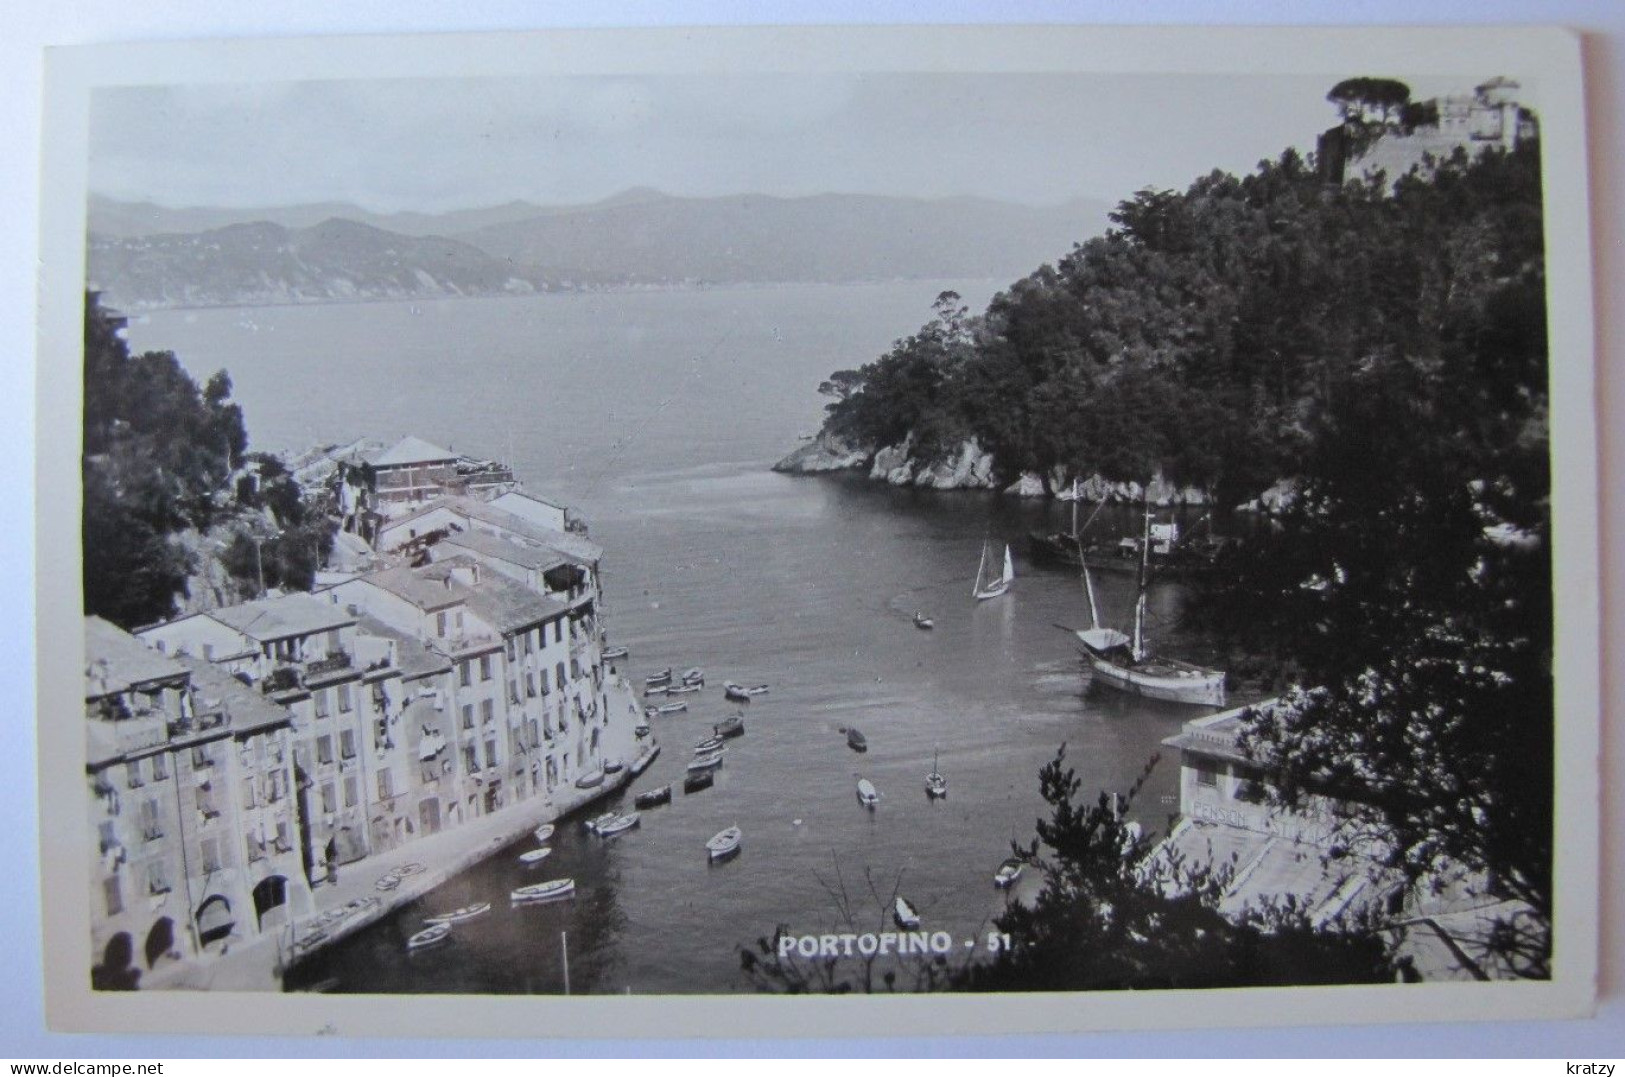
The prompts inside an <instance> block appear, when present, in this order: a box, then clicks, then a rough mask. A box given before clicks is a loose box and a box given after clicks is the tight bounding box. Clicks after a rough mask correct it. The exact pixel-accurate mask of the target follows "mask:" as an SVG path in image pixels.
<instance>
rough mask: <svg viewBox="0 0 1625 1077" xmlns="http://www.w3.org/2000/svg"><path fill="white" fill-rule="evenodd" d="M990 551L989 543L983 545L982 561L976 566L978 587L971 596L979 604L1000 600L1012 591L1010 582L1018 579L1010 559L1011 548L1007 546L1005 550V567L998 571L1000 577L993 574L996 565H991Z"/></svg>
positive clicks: (976, 586) (973, 589) (972, 590)
mask: <svg viewBox="0 0 1625 1077" xmlns="http://www.w3.org/2000/svg"><path fill="white" fill-rule="evenodd" d="M988 550H989V545H988V543H986V542H984V543H982V560H981V562H980V563H979V564H978V565H977V566H976V585H975V586H974V587H973V588H972V589H971V594H972V595H973V596H974V597H975V598H976V600H977V601H979V602H981V601H985V600H987V599H990V598H998V597H999V596H1000V595H1002V594H1004V593H1005V592H1006V591H1008V590H1010V582H1011V581H1012V580H1014V579H1015V578H1016V566H1015V562H1014V561H1012V560H1011V559H1010V547H1009V546H1008V545H1006V546H1005V548H1004V566H1003V568H1002V569H999V570H998V575H994V574H993V573H994V571H995V568H996V563H995V564H989V561H988V556H987V555H988Z"/></svg>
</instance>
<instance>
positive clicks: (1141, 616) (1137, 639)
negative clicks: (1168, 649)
mask: <svg viewBox="0 0 1625 1077" xmlns="http://www.w3.org/2000/svg"><path fill="white" fill-rule="evenodd" d="M1150 569H1151V487H1150V484H1147V485H1146V489H1145V521H1144V525H1143V528H1142V530H1141V533H1140V581H1139V597H1138V598H1137V599H1136V600H1135V602H1134V660H1135V661H1136V662H1138V661H1140V659H1142V658H1144V657H1145V584H1146V577H1147V575H1148V574H1149V573H1150Z"/></svg>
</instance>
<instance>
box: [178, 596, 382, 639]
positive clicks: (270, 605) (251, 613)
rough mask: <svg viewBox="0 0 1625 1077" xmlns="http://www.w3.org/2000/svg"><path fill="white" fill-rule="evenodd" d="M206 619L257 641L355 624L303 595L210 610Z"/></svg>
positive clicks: (348, 616) (335, 609)
mask: <svg viewBox="0 0 1625 1077" xmlns="http://www.w3.org/2000/svg"><path fill="white" fill-rule="evenodd" d="M208 616H210V617H213V618H214V619H215V620H217V621H219V622H220V623H221V624H224V625H229V626H230V627H232V628H235V629H236V630H237V631H239V632H241V633H242V634H243V635H245V636H247V637H249V638H250V639H254V640H259V641H261V642H265V641H267V640H274V639H287V638H288V637H290V636H305V635H309V634H310V633H312V632H325V631H327V630H328V629H332V628H342V627H343V626H345V625H351V624H355V617H354V616H352V615H351V614H349V613H346V612H345V610H344V608H343V607H342V606H336V605H334V604H333V603H331V602H324V601H322V600H321V599H319V598H315V597H313V596H311V595H305V594H292V595H278V596H276V597H275V598H257V599H255V600H254V601H252V602H243V603H240V604H238V605H236V606H222V607H220V608H219V609H217V610H210V611H209V613H208Z"/></svg>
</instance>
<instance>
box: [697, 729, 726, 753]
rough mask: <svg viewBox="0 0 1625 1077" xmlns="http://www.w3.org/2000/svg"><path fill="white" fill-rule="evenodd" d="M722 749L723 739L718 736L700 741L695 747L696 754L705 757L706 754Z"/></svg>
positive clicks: (713, 735)
mask: <svg viewBox="0 0 1625 1077" xmlns="http://www.w3.org/2000/svg"><path fill="white" fill-rule="evenodd" d="M720 747H722V737H721V736H719V735H717V734H712V735H711V736H709V737H706V738H705V739H704V740H702V741H700V742H699V743H698V744H696V745H694V754H695V755H704V754H705V753H706V752H714V751H716V750H717V749H718V748H720Z"/></svg>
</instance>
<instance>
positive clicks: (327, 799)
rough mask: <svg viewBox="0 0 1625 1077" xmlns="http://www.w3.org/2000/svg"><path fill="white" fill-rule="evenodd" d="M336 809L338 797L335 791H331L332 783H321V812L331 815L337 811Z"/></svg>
mask: <svg viewBox="0 0 1625 1077" xmlns="http://www.w3.org/2000/svg"><path fill="white" fill-rule="evenodd" d="M338 807H339V804H338V796H337V793H336V791H335V790H334V789H333V783H332V782H323V783H322V811H324V812H327V813H328V814H329V815H331V814H332V813H333V812H335V811H338Z"/></svg>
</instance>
